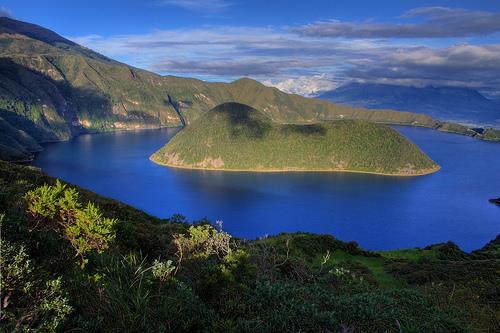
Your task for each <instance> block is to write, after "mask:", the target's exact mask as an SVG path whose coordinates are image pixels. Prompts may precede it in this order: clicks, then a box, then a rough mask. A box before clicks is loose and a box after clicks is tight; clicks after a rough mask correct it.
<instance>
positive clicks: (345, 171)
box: [149, 154, 441, 177]
mask: <svg viewBox="0 0 500 333" xmlns="http://www.w3.org/2000/svg"><path fill="white" fill-rule="evenodd" d="M153 155H154V154H153ZM153 155H151V156H150V157H149V160H150V161H151V162H153V163H155V164H158V165H161V166H164V167H169V168H175V169H182V170H197V171H223V172H248V173H251V172H253V173H293V172H295V173H300V172H303V173H306V172H307V173H314V172H316V173H327V172H330V173H358V174H368V175H377V176H389V177H418V176H426V175H430V174H433V173H436V172H438V171H439V170H441V166H439V165H436V167H435V168H433V169H431V170H428V171H425V172H422V173H418V174H407V173H384V172H375V171H358V170H341V169H328V170H327V169H316V170H315V169H305V170H297V169H279V170H278V169H276V170H270V169H267V170H266V169H264V170H249V169H221V168H203V167H190V166H181V165H174V164H169V163H164V162H159V161H157V160H155V159H154V158H153Z"/></svg>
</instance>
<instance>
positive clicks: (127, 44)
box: [0, 0, 500, 95]
mask: <svg viewBox="0 0 500 333" xmlns="http://www.w3.org/2000/svg"><path fill="white" fill-rule="evenodd" d="M0 8H1V11H2V12H3V13H4V14H5V15H11V16H13V17H14V18H16V19H20V20H23V21H28V22H32V23H36V24H39V25H41V26H44V27H47V28H49V29H51V30H54V31H56V32H57V33H59V34H61V35H63V36H65V37H67V38H70V39H72V40H74V41H76V42H78V43H81V44H83V45H85V46H87V47H90V48H92V49H95V50H96V51H98V52H100V53H103V54H105V55H107V56H109V57H112V58H114V59H117V60H120V61H123V62H126V63H128V64H131V65H133V66H137V67H140V68H144V69H148V70H152V71H155V72H157V73H160V74H172V75H181V76H193V77H198V78H201V79H206V80H219V81H230V80H233V79H236V78H238V77H241V76H250V77H253V78H255V79H258V80H260V81H262V82H265V83H266V84H269V85H276V86H278V87H280V88H281V89H283V90H287V91H292V92H297V93H300V94H303V95H309V94H312V93H314V92H317V91H320V90H327V89H332V88H334V87H336V86H338V85H339V84H345V83H349V82H353V81H357V82H379V83H395V84H407V85H417V86H423V85H430V84H432V85H455V86H471V87H474V88H478V89H480V90H481V91H483V92H485V93H488V94H497V93H498V92H499V91H500V1H498V0H494V1H493V0H491V1H489V0H484V1H482V0H475V1H469V0H467V1H460V0H448V1H446V0H445V1H426V0H415V1H411V0H388V1H375V0H364V1H361V0H348V1H336V0H324V1H319V0H308V1H283V0H274V1H273V0H267V1H260V0H254V1H248V0H247V1H243V0H144V1H131V0H125V1H123V0H122V1H115V0H101V1H93V0H87V1H63V0H59V1H56V0H48V1H41V0H38V1H34V0H33V1H22V0H0Z"/></svg>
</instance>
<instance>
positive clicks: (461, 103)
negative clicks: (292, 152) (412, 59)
mask: <svg viewBox="0 0 500 333" xmlns="http://www.w3.org/2000/svg"><path fill="white" fill-rule="evenodd" d="M318 98H321V99H326V100H329V101H331V102H334V103H341V104H346V105H351V106H355V107H366V108H370V109H394V110H399V111H408V112H417V113H423V114H427V115H429V116H431V117H433V118H436V119H440V120H446V121H453V122H459V123H464V124H477V125H488V126H493V127H499V126H500V107H499V105H498V103H496V102H495V101H493V100H490V99H488V98H486V97H485V96H484V95H482V94H481V93H480V92H479V91H478V90H476V89H473V88H468V87H456V86H426V87H414V86H403V85H395V84H385V83H360V82H353V83H349V84H346V85H343V86H340V87H339V88H337V89H335V90H331V91H327V92H323V93H322V94H320V95H319V96H318Z"/></svg>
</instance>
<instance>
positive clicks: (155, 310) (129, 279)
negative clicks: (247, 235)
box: [0, 162, 500, 332]
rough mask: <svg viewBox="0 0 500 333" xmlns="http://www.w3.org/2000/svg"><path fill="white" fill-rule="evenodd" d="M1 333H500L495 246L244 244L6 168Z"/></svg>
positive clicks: (315, 240) (499, 248) (302, 238)
mask: <svg viewBox="0 0 500 333" xmlns="http://www.w3.org/2000/svg"><path fill="white" fill-rule="evenodd" d="M0 212H1V215H0V216H1V217H0V220H1V235H2V237H1V258H0V265H1V285H0V287H1V288H0V289H1V302H0V304H1V307H2V308H1V310H2V311H1V316H0V330H1V331H5V332H11V331H17V332H53V331H61V332H62V331H65V332H67V331H72V332H299V331H300V332H498V330H499V328H500V327H499V324H498V323H499V322H500V320H499V319H500V316H499V315H500V312H499V302H498V301H499V291H500V290H499V285H498V278H499V276H498V275H499V272H498V269H499V263H500V262H499V260H500V238H498V237H497V239H496V240H494V241H492V242H491V243H489V244H488V245H487V246H485V247H484V248H483V249H481V250H478V251H475V252H472V253H470V254H467V253H464V252H462V251H461V250H460V249H459V248H457V247H456V246H455V245H454V244H453V243H447V244H439V245H434V246H429V247H427V248H425V249H409V250H400V251H390V252H369V251H364V250H362V249H361V248H359V247H358V246H357V244H356V243H354V242H351V243H344V242H341V241H339V240H337V239H335V238H334V237H332V236H327V235H313V234H303V233H296V234H281V235H278V236H275V237H269V238H264V239H259V240H255V241H244V240H240V239H236V238H234V237H231V235H229V234H227V233H225V232H224V231H223V230H222V229H221V225H220V223H219V224H216V225H215V226H212V225H210V224H209V223H208V221H197V222H195V223H194V224H193V225H189V224H187V223H185V221H184V219H183V218H182V217H181V216H174V217H172V218H170V219H167V220H160V219H157V218H154V217H151V216H149V215H147V214H145V213H143V212H141V211H138V210H136V209H134V208H132V207H129V206H126V205H124V204H122V203H120V202H116V201H113V200H110V199H106V198H103V197H100V196H98V195H96V194H94V193H91V192H89V191H86V190H84V189H81V188H78V187H75V186H71V185H67V184H64V183H61V182H58V181H56V180H55V179H53V178H50V177H48V176H47V175H45V174H44V173H42V172H40V171H38V170H36V169H33V168H30V167H22V166H17V165H13V164H9V163H6V162H0Z"/></svg>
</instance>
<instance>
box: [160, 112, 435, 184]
mask: <svg viewBox="0 0 500 333" xmlns="http://www.w3.org/2000/svg"><path fill="white" fill-rule="evenodd" d="M151 159H152V160H153V161H155V162H157V163H160V164H165V165H169V166H174V167H183V168H199V169H216V170H245V171H356V172H371V173H380V174H390V175H419V174H425V173H430V172H434V171H436V170H438V166H437V165H436V164H435V163H434V162H433V161H432V160H430V159H429V158H428V157H427V156H426V155H425V154H424V153H423V152H422V151H421V150H420V149H418V147H416V146H415V145H414V144H412V143H411V142H410V141H409V140H407V139H406V138H405V137H403V136H402V135H400V134H399V133H397V132H396V131H395V130H393V129H391V128H388V127H386V126H383V125H379V124H374V123H370V122H367V121H361V120H336V121H332V122H325V123H319V124H307V125H296V124H286V125H284V124H278V123H275V122H273V121H272V120H271V119H270V118H269V117H268V116H267V115H265V114H264V113H262V112H260V111H257V110H255V109H253V108H251V107H249V106H247V105H244V104H238V103H225V104H221V105H219V106H217V107H215V108H214V109H212V110H210V111H209V112H207V114H206V115H204V116H202V117H200V118H199V119H198V120H197V121H195V122H194V123H193V124H192V125H190V126H188V127H187V128H186V129H184V130H183V131H182V132H180V133H178V134H177V135H176V136H175V137H174V138H173V139H172V140H170V142H169V143H167V145H165V146H164V147H163V148H162V149H161V150H159V151H158V152H156V153H155V154H154V155H153V156H152V157H151Z"/></svg>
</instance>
